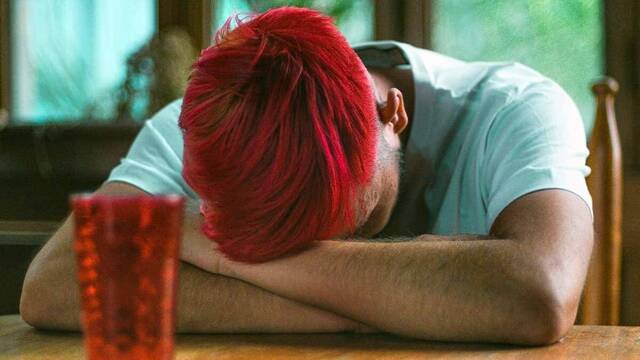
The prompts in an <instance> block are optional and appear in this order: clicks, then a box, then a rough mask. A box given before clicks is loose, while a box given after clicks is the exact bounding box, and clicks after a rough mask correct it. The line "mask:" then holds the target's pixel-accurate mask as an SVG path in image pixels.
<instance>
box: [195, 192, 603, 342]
mask: <svg viewBox="0 0 640 360" xmlns="http://www.w3.org/2000/svg"><path fill="white" fill-rule="evenodd" d="M592 236H593V235H592V222H591V215H590V212H589V209H588V207H587V206H586V204H585V203H584V202H583V201H582V200H581V199H580V198H579V197H577V196H576V195H575V194H573V193H570V192H567V191H562V190H545V191H539V192H536V193H532V194H529V195H526V196H524V197H522V198H520V199H518V200H516V201H514V202H513V203H512V204H511V205H509V206H508V207H507V208H506V209H505V210H504V211H503V212H502V213H501V215H500V216H499V217H498V219H497V220H496V222H495V223H494V226H493V229H492V232H491V237H492V238H491V239H478V240H474V241H455V240H458V239H457V238H456V237H440V236H432V235H423V236H420V237H418V238H416V239H413V240H415V241H405V242H387V243H380V242H360V241H322V242H318V244H317V245H316V246H314V247H313V248H311V249H309V250H307V251H305V252H302V253H300V254H297V255H293V256H289V257H286V258H282V259H278V260H274V261H271V262H267V263H263V264H258V265H247V264H239V263H234V262H230V261H229V260H226V259H224V258H221V257H218V259H219V260H218V261H217V263H215V264H211V268H210V269H209V270H210V271H218V272H221V273H225V274H227V275H229V276H233V277H237V278H239V279H242V280H245V281H247V282H250V283H253V284H255V285H257V286H260V287H263V288H265V289H267V290H270V291H272V292H274V293H276V294H279V295H282V296H284V297H287V298H291V299H294V300H297V301H301V302H304V303H307V304H311V305H313V306H317V307H320V308H323V309H326V310H327V311H330V312H335V313H338V314H341V315H343V316H345V317H348V318H353V319H356V320H357V321H360V322H363V323H365V324H367V325H369V326H372V327H375V328H378V329H381V330H384V331H389V332H393V333H397V334H402V335H407V336H413V337H419V338H425V339H433V340H452V341H489V342H510V343H525V344H546V343H552V342H555V341H557V340H558V339H559V338H561V337H562V336H564V334H565V333H566V332H567V331H568V330H569V329H570V327H571V326H572V324H573V322H574V320H575V315H576V311H577V306H578V303H579V298H580V294H581V291H582V286H583V283H584V279H585V275H586V270H587V265H588V261H589V257H590V253H591V247H592V241H593V239H592ZM461 239H467V240H468V237H466V238H461ZM200 265H201V266H202V265H204V267H206V264H200Z"/></svg>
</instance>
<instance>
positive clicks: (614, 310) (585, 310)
mask: <svg viewBox="0 0 640 360" xmlns="http://www.w3.org/2000/svg"><path fill="white" fill-rule="evenodd" d="M592 91H593V94H594V95H595V97H596V102H597V104H596V116H595V123H594V126H593V131H592V134H591V138H590V140H589V151H590V155H589V158H588V159H587V165H589V167H590V168H591V175H589V176H588V177H587V186H588V187H589V191H590V192H591V196H592V197H593V211H594V226H595V238H594V248H593V254H592V256H591V263H590V265H589V272H588V275H587V282H586V284H585V288H584V292H583V294H582V303H581V306H580V310H579V312H578V322H579V323H582V324H589V325H617V324H618V322H619V320H620V267H621V262H622V180H623V178H622V149H621V146H620V137H619V135H618V126H617V124H616V116H615V111H614V106H613V105H614V98H615V95H616V94H617V92H618V83H617V82H616V81H615V80H614V79H612V78H605V79H603V80H601V81H598V82H596V83H595V84H594V85H593V86H592Z"/></svg>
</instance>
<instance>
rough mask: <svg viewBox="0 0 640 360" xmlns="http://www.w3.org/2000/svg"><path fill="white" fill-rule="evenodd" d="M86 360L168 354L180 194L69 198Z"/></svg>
mask: <svg viewBox="0 0 640 360" xmlns="http://www.w3.org/2000/svg"><path fill="white" fill-rule="evenodd" d="M71 207H72V209H73V213H74V220H75V251H76V256H77V262H78V280H79V283H80V296H81V305H82V321H83V327H84V336H85V347H86V351H87V355H88V358H89V359H92V360H93V359H171V358H173V353H174V329H175V308H176V306H175V304H176V288H177V282H178V262H179V259H178V251H179V245H180V244H179V243H180V237H181V227H182V216H183V208H184V199H183V198H182V197H181V196H178V195H163V196H107V195H74V196H72V197H71Z"/></svg>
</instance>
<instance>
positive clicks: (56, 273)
mask: <svg viewBox="0 0 640 360" xmlns="http://www.w3.org/2000/svg"><path fill="white" fill-rule="evenodd" d="M70 228H71V225H70V222H69V221H67V223H65V225H64V226H63V229H61V231H59V233H58V234H56V235H55V236H54V238H53V239H51V242H50V243H48V244H47V245H46V246H45V247H44V248H43V249H42V251H40V253H39V254H38V255H37V257H36V258H35V259H34V261H33V262H32V264H31V266H30V267H29V270H28V273H27V276H26V278H25V282H24V286H23V293H22V298H21V314H22V316H23V318H24V319H25V320H26V321H27V322H29V323H30V324H32V325H34V326H36V327H39V328H53V329H65V330H79V329H80V305H79V288H78V283H77V279H76V278H77V276H76V263H75V261H76V260H75V255H74V253H73V248H72V240H71V236H70ZM60 237H64V238H60ZM179 284H180V285H179V289H178V309H177V320H178V330H179V331H184V332H331V331H347V330H354V329H356V328H357V324H356V323H355V322H353V321H351V320H348V319H346V318H343V317H339V316H337V315H335V314H332V313H330V312H327V311H323V310H319V309H316V308H314V307H312V306H309V305H304V304H300V303H297V302H295V301H291V300H288V299H285V298H282V297H280V296H278V295H274V294H272V293H270V292H267V291H265V290H263V289H260V288H258V287H256V286H254V285H250V284H247V283H244V282H242V281H239V280H236V279H230V278H227V277H224V276H222V275H216V274H210V273H207V272H204V271H202V270H200V269H197V268H195V267H193V266H191V265H189V264H186V263H183V264H182V266H181V270H180V277H179Z"/></svg>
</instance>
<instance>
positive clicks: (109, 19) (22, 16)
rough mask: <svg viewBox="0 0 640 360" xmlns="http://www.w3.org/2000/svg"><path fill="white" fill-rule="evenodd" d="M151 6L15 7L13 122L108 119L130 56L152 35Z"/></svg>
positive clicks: (139, 0) (50, 2) (22, 1)
mask: <svg viewBox="0 0 640 360" xmlns="http://www.w3.org/2000/svg"><path fill="white" fill-rule="evenodd" d="M155 6H156V3H155V0H136V1H131V0H12V3H11V8H10V9H11V13H10V19H11V22H12V24H11V29H12V31H11V44H12V48H11V56H12V61H11V64H12V68H11V74H12V79H11V84H12V85H11V86H12V89H11V94H12V100H11V110H12V114H11V115H12V118H13V119H17V120H19V121H25V122H31V123H41V122H49V121H62V120H73V119H79V118H84V117H92V118H97V119H110V118H112V117H113V116H114V114H115V106H116V103H115V91H116V90H117V89H118V87H119V86H120V85H121V83H122V82H123V80H124V78H125V73H126V60H127V57H128V56H129V55H130V54H131V53H133V52H135V51H136V50H138V49H139V48H140V47H141V46H142V45H143V44H145V42H146V41H147V40H149V38H150V37H151V35H152V34H153V33H154V32H155V30H156V19H155V17H156V15H155V14H156V9H155Z"/></svg>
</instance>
